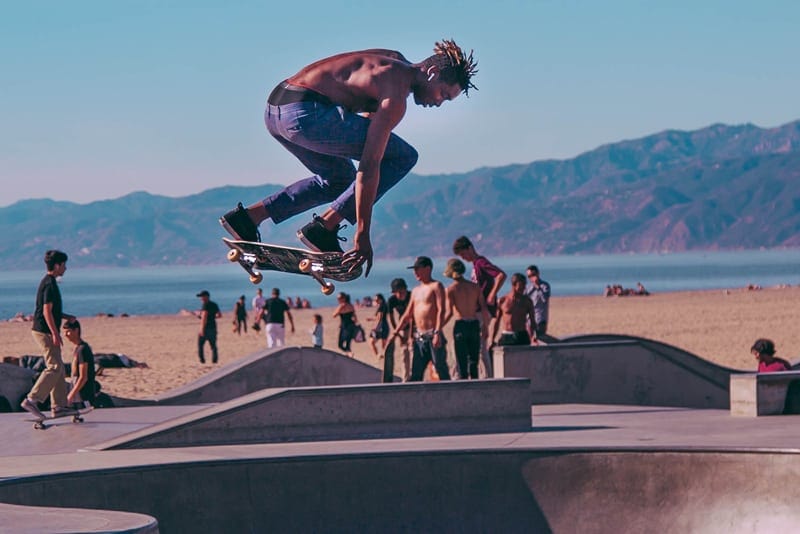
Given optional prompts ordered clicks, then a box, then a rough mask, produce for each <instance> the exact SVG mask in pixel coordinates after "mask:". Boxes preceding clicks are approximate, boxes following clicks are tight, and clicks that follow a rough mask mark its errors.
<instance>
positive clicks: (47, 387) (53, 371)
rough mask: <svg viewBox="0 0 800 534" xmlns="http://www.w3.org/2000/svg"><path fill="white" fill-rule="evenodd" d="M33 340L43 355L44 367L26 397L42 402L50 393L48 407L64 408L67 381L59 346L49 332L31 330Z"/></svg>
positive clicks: (65, 404)
mask: <svg viewBox="0 0 800 534" xmlns="http://www.w3.org/2000/svg"><path fill="white" fill-rule="evenodd" d="M31 334H32V335H33V340H34V341H36V344H37V345H39V348H41V349H42V355H43V356H44V364H45V369H44V371H42V374H40V375H39V378H38V379H37V380H36V383H35V384H34V385H33V388H32V389H31V391H30V393H28V398H30V399H31V400H34V401H36V402H42V401H43V400H44V399H45V397H47V394H48V393H49V394H50V408H52V409H55V408H56V407H59V408H66V406H67V383H66V374H65V373H64V362H63V361H62V359H61V347H57V346H55V345H54V344H53V337H52V336H51V335H50V334H42V333H41V332H36V331H31Z"/></svg>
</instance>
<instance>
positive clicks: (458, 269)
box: [443, 258, 467, 278]
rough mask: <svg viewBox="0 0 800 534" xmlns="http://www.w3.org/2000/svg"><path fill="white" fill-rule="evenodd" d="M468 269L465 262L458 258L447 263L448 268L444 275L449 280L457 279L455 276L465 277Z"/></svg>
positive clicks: (445, 269)
mask: <svg viewBox="0 0 800 534" xmlns="http://www.w3.org/2000/svg"><path fill="white" fill-rule="evenodd" d="M466 270H467V268H466V267H465V266H464V262H463V261H461V260H459V259H458V258H451V259H449V260H448V261H447V267H445V268H444V273H443V274H444V275H445V276H447V277H448V278H455V275H463V274H464V271H466Z"/></svg>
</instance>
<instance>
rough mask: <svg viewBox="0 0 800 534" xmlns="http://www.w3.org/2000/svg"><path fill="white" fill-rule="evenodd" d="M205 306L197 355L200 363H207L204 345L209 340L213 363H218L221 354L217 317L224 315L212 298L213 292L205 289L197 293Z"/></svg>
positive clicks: (202, 311)
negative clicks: (218, 349)
mask: <svg viewBox="0 0 800 534" xmlns="http://www.w3.org/2000/svg"><path fill="white" fill-rule="evenodd" d="M197 296H198V297H200V301H201V302H202V303H203V307H202V308H201V309H200V333H199V334H198V335H197V357H198V358H200V363H206V358H205V355H204V354H203V347H204V346H205V344H206V341H208V345H209V346H210V347H211V363H217V361H218V360H219V354H218V352H217V319H218V318H219V317H222V312H220V311H219V306H217V303H216V302H213V301H212V300H210V297H211V294H210V293H209V292H208V291H206V290H205V289H204V290H202V291H201V292H200V293H198V294H197Z"/></svg>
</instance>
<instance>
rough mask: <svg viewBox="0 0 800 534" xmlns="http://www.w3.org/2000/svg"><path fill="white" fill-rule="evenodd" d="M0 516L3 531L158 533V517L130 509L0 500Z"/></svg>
mask: <svg viewBox="0 0 800 534" xmlns="http://www.w3.org/2000/svg"><path fill="white" fill-rule="evenodd" d="M0 517H2V518H3V527H2V528H0V530H2V531H3V532H37V533H47V532H74V533H79V532H86V533H88V532H93V533H96V532H106V533H113V532H118V533H125V534H158V521H156V520H155V518H153V517H151V516H149V515H145V514H137V513H131V512H117V511H112V510H97V509H91V510H86V509H80V508H54V507H44V506H21V505H14V504H4V503H0ZM6 529H8V530H6Z"/></svg>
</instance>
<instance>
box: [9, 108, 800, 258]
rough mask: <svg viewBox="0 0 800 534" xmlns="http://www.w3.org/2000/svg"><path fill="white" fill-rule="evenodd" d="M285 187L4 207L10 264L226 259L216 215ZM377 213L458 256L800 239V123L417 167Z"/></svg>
mask: <svg viewBox="0 0 800 534" xmlns="http://www.w3.org/2000/svg"><path fill="white" fill-rule="evenodd" d="M422 149H423V150H424V147H422ZM278 189H280V186H278V185H264V186H257V187H233V186H228V187H221V188H217V189H211V190H208V191H204V192H202V193H199V194H197V195H192V196H188V197H183V198H168V197H163V196H154V195H150V194H148V193H141V192H140V193H132V194H130V195H127V196H124V197H121V198H118V199H114V200H105V201H100V202H92V203H90V204H74V203H70V202H55V201H52V200H26V201H22V202H18V203H16V204H14V205H12V206H9V207H7V208H0V230H1V231H2V233H3V235H5V236H6V238H5V239H3V240H2V242H0V268H5V269H23V268H29V267H36V268H39V267H40V266H41V256H42V253H43V251H44V250H45V249H47V248H51V247H54V248H55V247H57V248H61V249H63V250H65V251H67V252H68V253H69V254H70V255H71V257H72V258H74V259H75V260H76V261H75V262H74V263H75V264H80V265H81V266H88V265H98V266H99V265H104V266H126V265H161V264H198V263H217V262H220V261H224V254H225V249H224V247H223V245H222V244H221V243H220V241H219V238H220V237H221V236H223V235H225V234H224V231H223V230H222V229H221V227H220V226H219V224H218V223H217V219H218V217H219V216H220V215H221V214H222V213H224V212H225V211H227V210H228V209H230V208H231V207H232V206H234V205H235V204H236V202H238V201H240V200H241V201H243V202H245V203H251V202H253V201H255V200H257V199H260V198H262V197H264V196H266V195H268V194H270V193H272V192H274V191H276V190H278ZM323 210H324V207H321V208H319V210H318V211H319V212H320V213H321V212H322V211H323ZM310 216H311V213H308V214H304V215H301V216H298V217H296V218H295V219H293V220H290V221H287V222H284V223H282V224H281V225H279V226H273V225H271V224H270V223H265V224H264V225H262V235H263V237H264V239H265V240H267V241H273V242H285V243H291V244H296V243H297V241H296V238H295V237H294V232H295V230H296V229H297V227H299V226H301V225H302V224H304V223H305V222H306V221H307V220H309V218H310ZM374 219H375V221H374V224H373V242H374V246H375V251H376V255H378V256H398V257H404V256H413V255H417V254H421V253H425V254H430V255H448V254H450V252H451V251H450V245H451V243H452V241H453V239H454V238H455V237H457V236H459V235H461V234H466V235H469V236H471V237H473V238H474V240H475V241H476V242H477V243H479V244H480V246H479V248H480V251H481V252H482V253H485V254H487V255H501V254H503V255H532V254H554V253H601V252H654V251H682V250H691V249H740V248H760V247H768V248H771V247H800V121H795V122H792V123H789V124H786V125H784V126H781V127H779V128H772V129H762V128H758V127H756V126H753V125H751V124H747V125H742V126H725V125H721V124H718V125H713V126H710V127H708V128H703V129H701V130H697V131H692V132H683V131H673V130H670V131H664V132H661V133H658V134H655V135H651V136H647V137H644V138H641V139H636V140H629V141H622V142H619V143H614V144H610V145H604V146H601V147H599V148H597V149H595V150H592V151H590V152H586V153H584V154H581V155H579V156H578V157H576V158H573V159H569V160H547V161H536V162H533V163H529V164H524V165H509V166H505V167H494V168H482V169H478V170H475V171H472V172H468V173H463V174H449V175H437V176H424V177H423V176H417V175H413V174H412V175H409V176H408V177H406V178H405V179H404V180H403V181H402V182H401V183H400V184H398V185H397V186H396V187H395V188H394V189H392V191H390V192H389V193H388V194H387V195H386V196H385V197H384V198H383V199H382V200H381V202H380V203H378V204H377V205H376V207H375V215H374ZM345 235H346V236H348V237H351V236H352V229H348V230H346V231H345Z"/></svg>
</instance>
